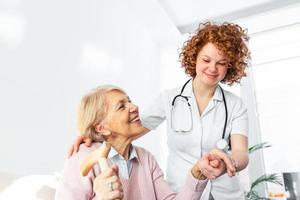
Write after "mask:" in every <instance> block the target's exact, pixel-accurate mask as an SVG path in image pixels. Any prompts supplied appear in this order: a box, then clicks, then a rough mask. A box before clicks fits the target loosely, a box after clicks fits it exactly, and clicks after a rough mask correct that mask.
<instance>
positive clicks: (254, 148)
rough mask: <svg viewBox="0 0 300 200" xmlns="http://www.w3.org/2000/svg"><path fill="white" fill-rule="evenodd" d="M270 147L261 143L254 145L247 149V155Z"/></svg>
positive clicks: (265, 143)
mask: <svg viewBox="0 0 300 200" xmlns="http://www.w3.org/2000/svg"><path fill="white" fill-rule="evenodd" d="M271 146H272V145H270V144H268V142H262V143H259V144H256V145H254V146H252V147H250V148H249V154H250V153H253V152H254V151H257V150H259V149H263V148H268V147H271Z"/></svg>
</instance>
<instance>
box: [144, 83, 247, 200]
mask: <svg viewBox="0 0 300 200" xmlns="http://www.w3.org/2000/svg"><path fill="white" fill-rule="evenodd" d="M181 89H182V86H180V87H178V88H175V89H172V90H167V91H164V92H163V93H161V94H160V95H159V97H158V98H157V99H156V100H154V101H153V102H152V104H150V106H149V107H148V108H147V109H146V110H144V112H142V114H141V119H142V123H143V125H144V126H145V127H146V128H148V129H150V130H153V129H155V128H156V127H157V126H158V125H160V124H161V123H162V122H163V121H164V120H165V119H166V120H167V145H168V148H169V155H168V158H167V172H166V175H167V180H168V182H169V184H170V185H171V187H172V188H173V190H175V191H179V190H180V188H182V186H183V184H184V181H185V176H186V174H187V172H188V171H189V170H191V168H192V166H193V165H194V164H195V163H196V162H197V161H198V160H199V159H200V158H201V156H202V155H203V154H205V153H208V152H210V151H211V150H212V149H213V148H216V143H217V141H218V140H220V139H221V138H222V133H223V127H224V123H225V108H224V102H223V98H222V93H221V88H220V87H217V88H216V90H215V93H214V95H213V97H212V99H211V100H210V102H209V103H208V105H207V107H206V108H205V110H204V112H203V113H202V114H201V116H200V113H199V110H198V106H197V102H196V98H195V96H194V93H193V88H192V81H190V82H189V83H188V84H187V85H186V87H185V89H184V92H183V94H182V95H184V96H187V97H188V99H189V102H190V105H191V110H192V121H193V128H192V130H191V131H190V132H188V133H178V132H175V131H173V130H172V128H171V123H170V120H171V109H172V100H173V98H174V97H175V96H176V95H178V94H180V91H181ZM224 95H225V98H226V103H227V109H228V121H227V126H226V133H225V138H226V139H227V140H228V137H229V135H230V133H231V134H235V133H237V134H243V135H245V136H247V133H248V115H247V109H246V107H245V106H244V104H243V103H242V101H241V99H240V98H239V97H237V96H236V95H234V94H232V93H231V92H228V91H225V90H224ZM178 105H179V104H178ZM186 119H187V117H182V121H181V122H182V123H185V120H186ZM179 123H180V122H179ZM209 193H211V194H212V195H213V197H214V199H215V200H240V199H245V198H244V193H243V191H242V188H241V187H240V184H239V180H238V177H236V176H235V177H232V178H230V177H229V176H228V175H227V174H224V175H223V176H221V177H219V178H217V179H215V180H213V181H210V184H208V186H207V187H206V190H205V192H204V194H203V195H202V197H201V200H207V199H208V197H209Z"/></svg>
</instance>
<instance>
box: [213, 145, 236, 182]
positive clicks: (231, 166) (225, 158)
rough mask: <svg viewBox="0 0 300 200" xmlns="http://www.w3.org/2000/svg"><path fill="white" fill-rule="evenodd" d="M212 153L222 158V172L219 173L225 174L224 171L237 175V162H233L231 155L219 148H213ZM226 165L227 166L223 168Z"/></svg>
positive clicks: (229, 174) (230, 174)
mask: <svg viewBox="0 0 300 200" xmlns="http://www.w3.org/2000/svg"><path fill="white" fill-rule="evenodd" d="M209 154H210V155H215V156H217V157H218V158H219V159H221V160H222V162H221V163H222V167H220V170H221V168H222V170H223V171H222V173H221V174H220V175H219V176H221V175H223V174H224V173H226V172H227V174H228V176H230V177H232V176H235V173H236V166H235V163H234V162H233V160H232V159H231V157H230V155H228V154H226V153H224V152H223V151H221V150H219V149H213V150H212V151H211V152H210V153H209ZM223 167H225V168H223Z"/></svg>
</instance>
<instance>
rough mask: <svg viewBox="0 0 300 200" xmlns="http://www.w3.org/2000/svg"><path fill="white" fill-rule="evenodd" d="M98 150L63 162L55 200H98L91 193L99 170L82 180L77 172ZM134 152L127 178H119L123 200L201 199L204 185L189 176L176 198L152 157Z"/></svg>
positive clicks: (81, 152) (82, 149) (87, 150)
mask: <svg viewBox="0 0 300 200" xmlns="http://www.w3.org/2000/svg"><path fill="white" fill-rule="evenodd" d="M99 146H100V144H99V143H95V144H93V145H92V147H91V148H87V147H85V146H84V145H81V146H80V150H79V152H78V153H77V154H74V155H73V156H72V157H71V158H69V159H68V160H67V161H66V163H65V168H64V171H63V174H62V179H61V183H60V185H59V186H58V188H57V190H56V195H55V199H56V200H91V199H95V200H96V199H97V197H96V195H95V193H94V192H93V180H94V179H95V177H96V176H97V175H98V174H100V169H99V166H98V165H95V166H94V168H93V169H92V170H91V171H90V173H89V174H88V176H86V177H82V176H81V174H80V171H79V169H80V165H81V163H82V161H83V159H84V158H85V157H86V156H87V155H88V154H90V153H91V152H92V151H93V150H95V149H97V148H98V147H99ZM134 148H135V149H136V152H137V155H138V158H137V159H136V160H134V161H133V168H132V173H131V175H130V178H129V179H123V178H121V183H122V186H123V190H124V198H123V200H156V199H157V200H169V199H182V200H199V199H200V197H201V194H202V192H203V190H204V188H205V186H206V184H207V181H199V180H197V179H195V178H194V177H193V176H192V174H191V173H189V174H187V178H186V183H185V185H184V187H183V188H182V190H181V191H180V192H179V193H178V194H176V193H175V192H173V191H172V190H171V188H170V187H169V185H168V183H167V182H166V181H165V180H164V175H163V172H162V170H161V169H160V167H159V166H158V164H157V162H156V160H155V158H154V157H153V155H152V154H151V153H150V152H148V151H146V150H145V149H143V148H141V147H134ZM178 173H181V172H178Z"/></svg>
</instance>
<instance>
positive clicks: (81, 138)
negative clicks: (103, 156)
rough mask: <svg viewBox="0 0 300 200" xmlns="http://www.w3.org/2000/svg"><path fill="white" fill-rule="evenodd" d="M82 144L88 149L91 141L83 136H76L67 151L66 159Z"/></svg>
mask: <svg viewBox="0 0 300 200" xmlns="http://www.w3.org/2000/svg"><path fill="white" fill-rule="evenodd" d="M82 143H84V144H85V146H87V147H90V146H91V145H92V140H91V139H90V138H86V137H84V136H78V137H77V138H76V139H75V141H74V143H73V144H72V146H71V147H70V149H69V151H68V158H69V157H71V156H72V155H73V153H76V152H78V150H79V146H80V144H82Z"/></svg>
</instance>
